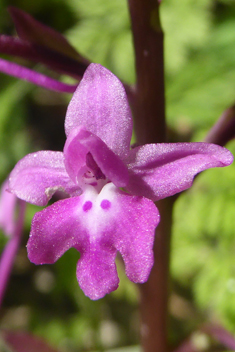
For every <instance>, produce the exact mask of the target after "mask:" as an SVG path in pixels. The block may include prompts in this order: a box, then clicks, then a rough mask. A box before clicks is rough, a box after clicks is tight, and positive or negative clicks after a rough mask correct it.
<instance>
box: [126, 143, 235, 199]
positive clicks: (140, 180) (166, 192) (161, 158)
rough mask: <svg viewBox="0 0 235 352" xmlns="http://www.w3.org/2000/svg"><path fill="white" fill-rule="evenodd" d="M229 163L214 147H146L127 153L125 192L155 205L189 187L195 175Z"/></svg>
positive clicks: (228, 157) (222, 150) (227, 155)
mask: <svg viewBox="0 0 235 352" xmlns="http://www.w3.org/2000/svg"><path fill="white" fill-rule="evenodd" d="M232 161H233V156H232V154H231V153H230V152H229V151H228V150H227V149H225V148H223V147H220V146H218V145H214V144H207V143H168V144H165V143H161V144H148V145H145V146H141V147H137V148H134V149H132V150H131V151H130V154H129V164H128V167H129V169H130V178H129V184H128V186H127V187H126V189H127V190H128V191H129V192H131V193H134V194H137V195H141V196H145V197H147V198H150V199H152V200H153V201H157V200H159V199H162V198H165V197H169V196H172V195H174V194H176V193H178V192H181V191H184V190H185V189H187V188H189V187H191V185H192V182H193V178H194V176H195V175H196V174H197V173H199V172H201V171H203V170H206V169H209V168H213V167H223V166H228V165H230V164H231V163H232Z"/></svg>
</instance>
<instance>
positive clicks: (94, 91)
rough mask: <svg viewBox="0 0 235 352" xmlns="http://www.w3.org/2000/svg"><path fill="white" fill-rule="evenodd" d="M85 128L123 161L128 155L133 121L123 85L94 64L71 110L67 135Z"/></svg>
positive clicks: (86, 75) (66, 124)
mask: <svg viewBox="0 0 235 352" xmlns="http://www.w3.org/2000/svg"><path fill="white" fill-rule="evenodd" d="M80 125H83V126H84V127H85V128H86V129H87V130H88V131H90V132H92V133H94V134H95V135H97V136H98V137H100V138H101V139H102V140H103V141H104V142H105V143H106V144H107V145H108V147H109V148H110V149H111V150H112V151H113V152H114V153H116V154H118V155H119V156H120V157H121V158H125V157H126V155H127V154H128V152H129V148H130V140H131V134H132V117H131V112H130V108H129V105H128V101H127V97H126V93H125V90H124V87H123V85H122V83H121V82H120V81H119V79H118V78H117V77H116V76H115V75H113V74H112V73H111V72H110V71H109V70H107V69H106V68H104V67H102V66H101V65H99V64H91V65H90V66H89V67H88V69H87V70H86V72H85V74H84V76H83V79H82V81H81V82H80V84H79V86H78V88H77V90H76V92H75V93H74V95H73V97H72V100H71V102H70V104H69V106H68V110H67V114H66V119H65V131H66V134H67V136H68V135H69V134H70V133H71V131H72V130H73V129H74V128H77V127H79V126H80Z"/></svg>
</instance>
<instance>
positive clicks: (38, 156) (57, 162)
mask: <svg viewBox="0 0 235 352" xmlns="http://www.w3.org/2000/svg"><path fill="white" fill-rule="evenodd" d="M9 189H10V191H12V193H14V194H15V195H16V196H17V197H19V198H21V199H23V200H25V201H26V202H29V203H33V204H36V205H46V204H47V202H48V201H49V200H50V199H51V197H52V195H53V194H54V193H55V192H56V191H57V190H61V191H64V192H66V193H69V194H73V193H74V192H75V194H77V192H79V190H78V187H77V186H76V185H74V184H73V183H72V181H71V180H70V178H69V176H68V174H67V172H66V170H65V166H64V156H63V153H61V152H53V151H40V152H37V153H32V154H28V155H26V156H25V157H24V158H23V159H21V160H20V161H19V162H18V163H17V164H16V166H15V168H14V169H13V170H12V172H11V174H10V178H9Z"/></svg>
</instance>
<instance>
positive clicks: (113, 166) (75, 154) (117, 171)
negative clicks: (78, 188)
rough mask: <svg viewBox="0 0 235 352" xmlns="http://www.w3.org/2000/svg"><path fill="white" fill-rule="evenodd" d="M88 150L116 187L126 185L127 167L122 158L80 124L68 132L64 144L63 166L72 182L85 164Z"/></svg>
mask: <svg viewBox="0 0 235 352" xmlns="http://www.w3.org/2000/svg"><path fill="white" fill-rule="evenodd" d="M88 152H90V153H91V154H92V156H93V158H94V160H95V162H96V163H97V165H98V166H99V168H100V169H101V171H102V172H103V174H104V175H105V176H106V177H107V178H108V179H109V180H111V181H112V182H113V183H114V184H115V185H116V186H117V187H125V186H126V185H127V182H128V178H129V175H128V169H127V167H126V166H125V164H124V163H123V162H122V160H121V159H120V158H119V157H118V156H117V155H115V154H114V153H113V151H112V150H110V149H109V148H108V147H107V145H106V144H105V143H104V142H103V141H102V140H101V139H100V138H99V137H97V136H96V135H94V134H93V133H91V132H89V131H87V130H85V129H84V128H83V127H82V126H81V127H80V128H77V129H74V130H73V131H72V132H71V133H70V135H69V137H68V138H67V141H66V143H65V146H64V156H65V166H66V169H67V172H68V174H69V175H70V177H71V179H72V180H73V181H74V182H76V180H77V175H78V172H79V170H80V169H81V167H83V166H84V165H85V164H86V155H87V153H88Z"/></svg>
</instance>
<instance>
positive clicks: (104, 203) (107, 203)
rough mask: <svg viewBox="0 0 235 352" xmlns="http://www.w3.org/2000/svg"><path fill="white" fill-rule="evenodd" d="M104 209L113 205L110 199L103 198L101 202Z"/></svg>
mask: <svg viewBox="0 0 235 352" xmlns="http://www.w3.org/2000/svg"><path fill="white" fill-rule="evenodd" d="M100 206H101V208H102V209H109V208H110V207H111V202H110V201H109V200H108V199H104V200H102V202H101V204H100Z"/></svg>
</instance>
